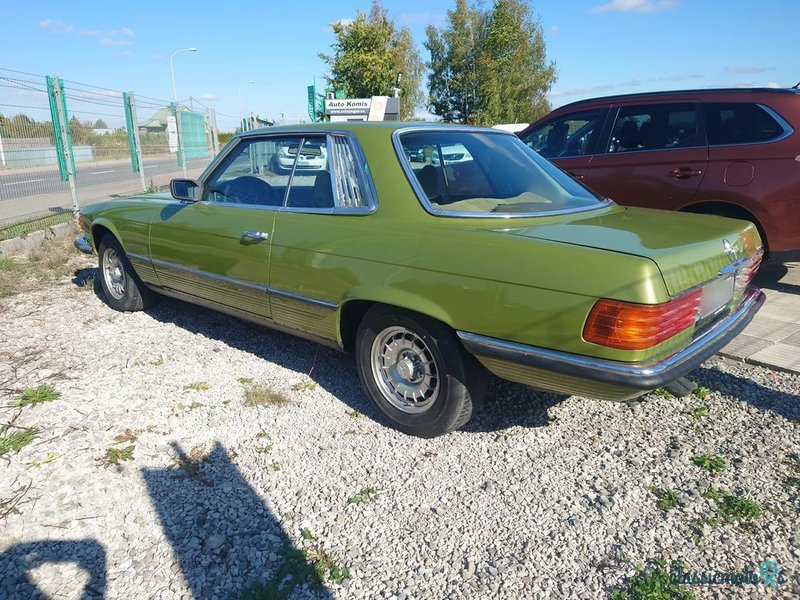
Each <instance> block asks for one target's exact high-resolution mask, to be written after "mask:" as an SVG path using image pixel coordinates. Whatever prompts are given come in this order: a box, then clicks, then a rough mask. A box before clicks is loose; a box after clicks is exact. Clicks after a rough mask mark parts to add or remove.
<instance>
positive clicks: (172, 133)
mask: <svg viewBox="0 0 800 600" xmlns="http://www.w3.org/2000/svg"><path fill="white" fill-rule="evenodd" d="M167 136H168V138H169V151H170V152H177V151H178V125H177V122H176V120H175V117H173V116H172V115H170V116H169V117H167Z"/></svg>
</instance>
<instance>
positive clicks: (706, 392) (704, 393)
mask: <svg viewBox="0 0 800 600" xmlns="http://www.w3.org/2000/svg"><path fill="white" fill-rule="evenodd" d="M713 393H714V391H713V390H710V389H708V388H707V387H703V386H702V385H701V386H698V387H697V388H695V390H694V391H693V392H692V396H694V397H695V398H699V399H700V400H705V399H706V398H708V397H709V396H710V395H711V394H713Z"/></svg>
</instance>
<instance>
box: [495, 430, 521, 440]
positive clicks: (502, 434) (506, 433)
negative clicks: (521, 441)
mask: <svg viewBox="0 0 800 600" xmlns="http://www.w3.org/2000/svg"><path fill="white" fill-rule="evenodd" d="M519 433H520V432H519V431H517V430H515V429H513V428H512V427H506V428H505V429H500V430H499V431H497V432H495V434H494V441H496V442H499V441H501V440H510V439H511V438H514V437H516V436H518V435H519Z"/></svg>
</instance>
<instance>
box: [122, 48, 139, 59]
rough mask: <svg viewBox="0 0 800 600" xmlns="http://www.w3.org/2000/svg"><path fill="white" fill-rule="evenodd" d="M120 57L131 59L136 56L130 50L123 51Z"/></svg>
mask: <svg viewBox="0 0 800 600" xmlns="http://www.w3.org/2000/svg"><path fill="white" fill-rule="evenodd" d="M122 56H124V57H125V58H133V57H134V56H136V54H135V53H133V52H131V51H130V50H125V52H123V53H122Z"/></svg>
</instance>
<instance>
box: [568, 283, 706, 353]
mask: <svg viewBox="0 0 800 600" xmlns="http://www.w3.org/2000/svg"><path fill="white" fill-rule="evenodd" d="M700 295H701V290H700V289H695V290H691V291H689V292H686V293H685V294H681V295H680V296H678V297H677V298H674V299H672V300H670V301H669V302H664V303H663V304H634V303H632V302H621V301H619V300H608V299H605V298H604V299H601V300H598V301H597V303H596V304H595V305H594V306H593V307H592V310H591V312H590V313H589V318H588V319H587V320H586V325H585V326H584V328H583V339H585V340H586V341H587V342H591V343H593V344H599V345H601V346H606V347H608V348H617V349H619V350H644V349H646V348H651V347H653V346H655V345H657V344H660V343H661V342H663V341H665V340H668V339H669V338H671V337H672V336H674V335H676V334H678V333H680V332H681V331H684V330H685V329H688V328H689V327H692V326H693V325H694V323H695V319H696V318H697V309H698V306H699V303H700Z"/></svg>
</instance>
